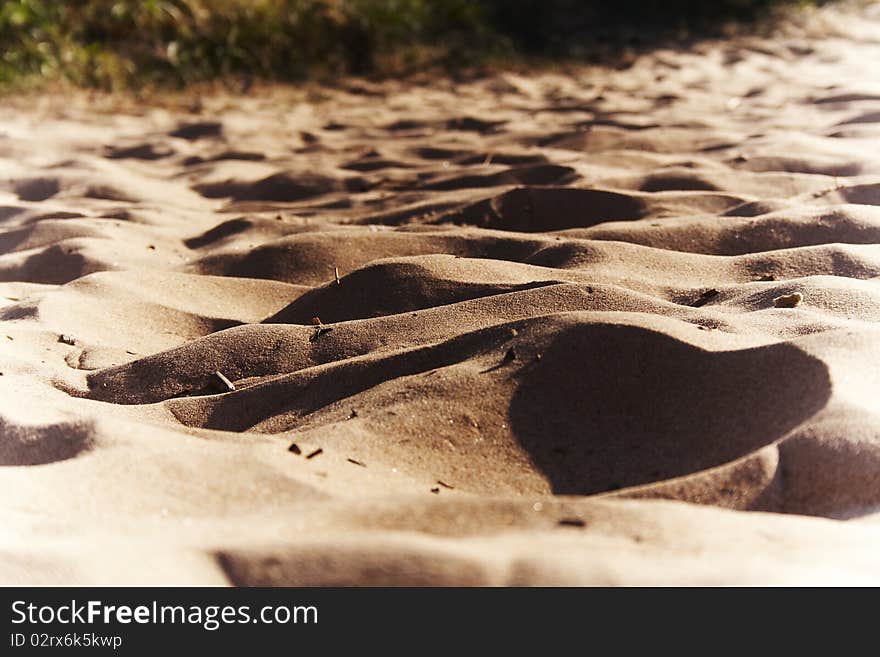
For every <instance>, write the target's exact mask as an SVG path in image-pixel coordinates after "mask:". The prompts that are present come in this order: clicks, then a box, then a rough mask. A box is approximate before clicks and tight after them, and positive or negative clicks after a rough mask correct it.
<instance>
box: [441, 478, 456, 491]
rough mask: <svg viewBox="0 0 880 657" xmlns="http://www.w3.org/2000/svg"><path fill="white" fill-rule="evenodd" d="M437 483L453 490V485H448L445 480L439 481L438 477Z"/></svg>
mask: <svg viewBox="0 0 880 657" xmlns="http://www.w3.org/2000/svg"><path fill="white" fill-rule="evenodd" d="M437 483H438V484H440V485H441V486H443V488H448V489H449V490H455V486H450V485H449V484H447V483H446V482H445V481H440V480H439V479H438V480H437Z"/></svg>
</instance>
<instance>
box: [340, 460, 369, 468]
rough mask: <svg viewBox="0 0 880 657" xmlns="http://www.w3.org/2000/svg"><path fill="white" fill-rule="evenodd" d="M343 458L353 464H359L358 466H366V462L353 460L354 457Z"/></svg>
mask: <svg viewBox="0 0 880 657" xmlns="http://www.w3.org/2000/svg"><path fill="white" fill-rule="evenodd" d="M345 460H346V461H348V462H349V463H354V464H355V465H359V466H361V467H362V468H366V467H367V464H366V463H361V462H360V461H357V460H355V459H345Z"/></svg>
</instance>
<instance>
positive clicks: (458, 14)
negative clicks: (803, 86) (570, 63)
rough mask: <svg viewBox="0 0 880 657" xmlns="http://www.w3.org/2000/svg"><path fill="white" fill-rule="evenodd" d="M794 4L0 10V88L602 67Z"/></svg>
mask: <svg viewBox="0 0 880 657" xmlns="http://www.w3.org/2000/svg"><path fill="white" fill-rule="evenodd" d="M815 4H823V2H821V1H812V2H805V1H804V0H794V1H793V0H713V1H711V2H709V1H702V2H700V1H696V0H613V1H608V0H66V1H61V0H0V7H2V8H0V53H2V54H0V86H3V87H6V88H7V89H8V88H10V87H12V88H16V87H21V86H27V85H34V84H36V85H39V84H41V83H45V82H46V81H64V82H69V83H72V84H75V85H79V86H89V87H99V88H104V89H109V90H115V89H119V88H138V87H144V86H150V87H164V86H171V87H180V86H185V85H187V84H192V83H195V82H204V81H215V80H224V79H238V80H241V79H242V78H248V79H251V78H252V79H259V80H270V81H298V80H303V79H319V80H326V79H328V78H332V77H334V76H339V75H347V74H355V75H371V76H379V77H381V76H396V75H406V74H410V73H412V72H414V71H420V70H425V69H438V70H441V69H442V70H445V71H447V72H460V71H463V70H466V69H468V68H474V67H480V66H500V65H505V64H515V63H517V62H524V61H535V60H538V61H541V60H544V61H547V60H554V61H557V60H566V59H569V60H571V59H574V60H596V59H603V60H607V59H608V58H612V59H613V58H614V57H616V56H618V55H619V54H620V53H622V52H624V51H625V50H626V49H633V48H645V47H650V46H652V45H655V44H657V43H660V42H662V41H664V40H665V41H669V40H673V41H676V42H678V43H681V42H682V41H684V40H687V39H690V38H695V37H697V36H706V35H713V34H719V33H721V34H724V33H729V31H730V30H732V29H734V30H735V29H742V27H743V26H747V25H748V26H753V27H754V26H756V25H767V24H769V23H771V22H772V21H773V20H774V18H775V17H778V16H779V15H780V12H783V11H791V10H796V9H797V8H798V7H799V6H803V5H815Z"/></svg>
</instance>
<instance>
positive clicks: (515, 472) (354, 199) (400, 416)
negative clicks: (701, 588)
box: [0, 10, 880, 585]
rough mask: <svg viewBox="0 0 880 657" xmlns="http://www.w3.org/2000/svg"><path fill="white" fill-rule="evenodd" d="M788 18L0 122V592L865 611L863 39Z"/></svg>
mask: <svg viewBox="0 0 880 657" xmlns="http://www.w3.org/2000/svg"><path fill="white" fill-rule="evenodd" d="M816 20H818V21H820V23H821V24H820V25H818V26H816V25H813V26H811V27H809V28H805V29H806V30H807V31H804V32H800V33H799V32H797V31H796V30H794V29H792V30H789V32H788V34H787V36H784V37H783V36H781V37H779V38H778V39H776V40H773V41H771V40H761V39H757V38H751V37H750V38H741V39H738V40H728V41H722V42H708V43H704V44H701V45H698V46H696V47H694V48H693V49H691V50H689V51H676V50H671V49H665V50H659V51H656V52H654V53H652V54H647V55H643V56H641V57H639V58H638V59H637V60H636V62H635V63H634V64H633V65H632V66H631V67H629V68H626V69H623V70H610V69H602V68H598V67H583V68H579V69H573V70H571V71H569V72H567V73H565V74H562V73H551V72H545V73H534V74H530V75H522V74H514V73H499V74H497V75H494V76H493V77H490V78H484V79H480V80H476V81H471V82H453V81H450V80H442V79H440V80H434V81H432V82H431V83H430V84H419V83H417V82H407V83H402V82H400V83H395V82H386V83H382V84H374V85H373V84H371V85H370V88H371V89H372V90H373V91H372V92H371V95H370V96H369V97H368V98H367V97H365V96H364V95H363V94H361V93H357V90H356V89H353V90H348V91H347V90H345V85H343V86H341V87H340V88H337V89H324V90H322V91H321V98H318V99H315V98H310V97H308V96H307V95H306V94H304V93H301V92H300V91H298V90H294V89H282V88H259V89H257V90H255V91H254V92H252V93H251V94H250V95H249V96H248V97H244V98H232V97H228V96H223V95H210V96H207V97H205V98H203V99H202V102H201V104H200V109H198V110H195V109H192V110H181V109H174V107H173V105H172V106H169V105H166V106H158V105H157V106H155V107H152V106H149V107H140V108H137V109H136V110H135V109H132V110H131V111H121V110H120V111H117V112H115V113H112V114H105V113H102V112H101V111H98V110H97V109H96V108H95V107H93V106H92V105H90V103H89V101H88V100H87V99H86V98H85V97H84V96H82V97H80V96H74V97H73V98H65V99H59V98H53V97H45V98H38V99H34V98H29V99H27V100H26V101H25V100H22V99H18V100H16V99H8V100H6V101H4V105H3V106H2V109H0V171H2V176H0V484H2V486H3V488H4V490H6V491H7V495H6V503H5V504H4V506H3V523H2V530H0V553H2V559H0V582H2V583H6V584H11V583H30V584H45V583H65V584H67V583H88V584H99V583H101V584H106V583H110V584H119V583H150V584H155V583H167V584H221V583H226V584H236V585H388V584H393V585H453V584H466V585H557V584H574V585H583V584H600V585H613V584H876V583H878V582H880V562H878V560H877V558H876V554H875V553H876V545H877V541H878V540H880V526H878V525H877V524H876V519H877V518H878V517H880V516H878V509H880V406H878V403H877V400H878V399H880V376H878V368H877V367H876V362H877V361H878V359H880V330H878V324H877V322H878V321H880V165H878V164H877V158H876V144H877V140H878V138H880V87H877V85H876V83H875V82H874V80H873V78H874V75H875V73H876V71H875V69H876V64H877V60H878V58H880V22H877V19H876V18H872V17H870V16H868V15H854V14H847V13H843V12H842V11H840V10H836V11H832V10H823V11H822V12H820V13H818V14H817V18H816ZM820 32H821V36H819V34H820ZM847 34H849V35H857V36H858V39H855V38H848V37H847V36H845V35H847ZM352 84H354V83H352ZM363 84H366V83H363ZM28 103H30V105H28Z"/></svg>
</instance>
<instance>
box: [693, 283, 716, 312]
mask: <svg viewBox="0 0 880 657" xmlns="http://www.w3.org/2000/svg"><path fill="white" fill-rule="evenodd" d="M719 294H721V293H720V292H719V291H718V290H716V289H715V288H714V287H713V288H712V289H711V290H706V291H705V292H703V294H701V295H700V298H699V299H697V300H696V301H694V302H693V303H692V304H691V306H693V307H694V308H699V307H701V306H705V305H706V304H707V303H709V302H710V301H711V300H712V299H714V298H715V297H717V296H718V295H719Z"/></svg>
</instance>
